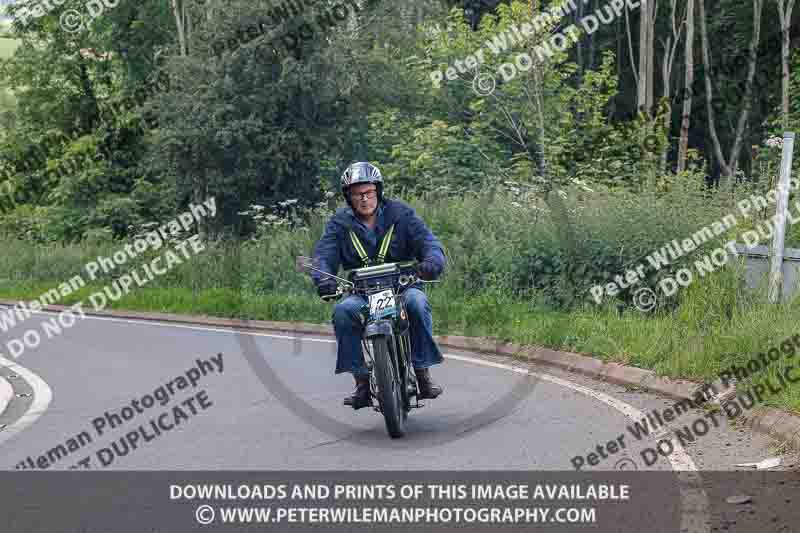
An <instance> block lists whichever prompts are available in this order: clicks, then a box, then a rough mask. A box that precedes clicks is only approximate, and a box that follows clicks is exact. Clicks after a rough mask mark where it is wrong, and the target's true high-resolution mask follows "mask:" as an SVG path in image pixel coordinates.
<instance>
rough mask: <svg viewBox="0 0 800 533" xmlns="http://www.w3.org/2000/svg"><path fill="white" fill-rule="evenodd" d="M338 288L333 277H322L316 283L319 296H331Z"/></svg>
mask: <svg viewBox="0 0 800 533" xmlns="http://www.w3.org/2000/svg"><path fill="white" fill-rule="evenodd" d="M337 289H338V285H337V284H336V280H333V279H330V278H328V279H323V280H321V281H320V282H319V284H318V285H317V294H319V296H320V298H322V297H323V296H333V295H334V294H336V291H337Z"/></svg>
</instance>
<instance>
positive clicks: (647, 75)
mask: <svg viewBox="0 0 800 533" xmlns="http://www.w3.org/2000/svg"><path fill="white" fill-rule="evenodd" d="M655 7H656V2H655V0H642V6H641V8H640V10H641V13H640V16H639V20H640V23H639V78H638V80H639V86H638V90H637V98H636V101H637V109H638V111H644V112H645V113H647V114H648V116H649V115H650V113H651V111H652V109H653V63H654V61H653V55H654V54H653V52H654V50H653V33H654V25H655Z"/></svg>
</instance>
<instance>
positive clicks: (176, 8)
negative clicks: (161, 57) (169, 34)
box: [170, 0, 189, 57]
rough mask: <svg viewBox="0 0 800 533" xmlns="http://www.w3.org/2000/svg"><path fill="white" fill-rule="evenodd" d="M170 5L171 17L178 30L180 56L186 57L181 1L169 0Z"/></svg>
mask: <svg viewBox="0 0 800 533" xmlns="http://www.w3.org/2000/svg"><path fill="white" fill-rule="evenodd" d="M170 1H171V3H172V15H173V16H174V17H175V27H176V28H177V29H178V45H179V46H180V55H181V56H182V57H186V56H188V55H189V49H188V47H187V45H186V26H185V25H184V24H185V20H186V19H185V17H184V14H185V11H184V9H183V2H182V0H170Z"/></svg>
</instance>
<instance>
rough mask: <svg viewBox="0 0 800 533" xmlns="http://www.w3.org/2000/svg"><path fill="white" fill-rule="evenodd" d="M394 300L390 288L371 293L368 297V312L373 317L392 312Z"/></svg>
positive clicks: (393, 310)
mask: <svg viewBox="0 0 800 533" xmlns="http://www.w3.org/2000/svg"><path fill="white" fill-rule="evenodd" d="M394 312H395V301H394V293H393V292H392V290H391V289H389V290H385V291H381V292H378V293H376V294H371V295H370V297H369V314H370V315H372V316H373V317H374V318H381V317H384V316H386V315H391V314H394Z"/></svg>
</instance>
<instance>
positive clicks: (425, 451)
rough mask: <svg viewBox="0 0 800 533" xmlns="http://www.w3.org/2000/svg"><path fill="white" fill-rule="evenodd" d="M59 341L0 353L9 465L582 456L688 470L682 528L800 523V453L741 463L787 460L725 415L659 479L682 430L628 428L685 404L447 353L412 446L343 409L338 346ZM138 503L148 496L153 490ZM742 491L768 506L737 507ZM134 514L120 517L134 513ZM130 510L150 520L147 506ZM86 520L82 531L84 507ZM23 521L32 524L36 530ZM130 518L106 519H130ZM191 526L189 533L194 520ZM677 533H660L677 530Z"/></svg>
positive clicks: (619, 465) (527, 460) (146, 332)
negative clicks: (438, 387)
mask: <svg viewBox="0 0 800 533" xmlns="http://www.w3.org/2000/svg"><path fill="white" fill-rule="evenodd" d="M53 317H54V315H51V314H38V315H35V316H33V317H31V318H29V319H28V320H26V321H25V322H24V323H23V324H21V325H18V326H17V327H16V328H14V329H12V330H10V331H9V332H7V333H5V334H3V335H2V336H0V343H2V346H3V347H7V346H8V345H7V343H8V342H9V341H10V340H11V339H12V338H19V337H21V336H22V335H23V333H25V331H26V330H31V329H36V330H37V331H39V332H40V333H42V332H44V327H43V325H42V322H44V321H46V322H50V323H52V319H53ZM42 337H43V339H42V342H41V343H40V344H39V345H38V346H37V347H36V348H29V349H26V350H25V351H24V352H23V353H22V354H21V355H20V356H19V357H18V358H16V359H13V358H11V357H9V352H8V350H7V349H2V348H0V350H2V352H3V354H4V355H5V357H3V358H0V374H2V375H3V376H4V377H6V378H7V379H8V380H9V381H10V382H11V384H12V386H13V387H14V390H15V393H16V394H18V395H19V396H18V397H15V398H14V399H13V400H12V401H11V403H10V407H9V409H7V411H6V412H5V413H3V414H2V415H0V469H4V470H7V471H17V472H19V471H20V470H26V471H31V470H48V471H50V470H67V469H80V470H82V469H87V468H88V469H91V470H104V471H108V470H126V471H154V470H158V471H175V470H186V471H189V470H192V471H207V472H208V471H219V472H222V471H241V472H242V473H241V475H243V476H244V475H246V474H245V471H251V472H252V471H276V472H277V471H309V472H310V471H314V472H319V471H333V472H335V471H353V472H358V471H360V472H365V471H387V470H389V471H404V472H405V471H412V472H413V471H421V472H423V471H431V470H436V471H453V470H456V471H470V472H473V473H474V472H481V471H483V472H485V471H489V470H496V471H500V470H507V471H531V472H536V471H539V472H542V471H551V472H554V473H555V472H556V471H567V472H570V471H571V472H574V469H573V465H574V464H576V463H577V462H578V459H577V457H578V456H580V457H581V460H582V461H583V466H582V470H583V471H587V470H596V471H606V472H607V471H609V470H615V469H616V470H633V469H636V470H640V471H641V470H657V471H662V472H667V471H680V472H681V473H680V475H679V476H677V477H675V478H670V479H678V480H679V481H677V485H675V484H674V483H673V489H677V490H678V493H679V499H680V509H681V511H680V527H679V529H680V531H686V532H704V533H705V532H713V531H727V532H747V533H750V532H752V531H755V530H758V531H760V532H761V533H766V532H770V531H775V532H786V531H792V527H793V526H792V524H795V525H796V524H797V523H800V516H797V514H798V511H792V509H795V508H796V505H795V507H792V498H794V499H797V498H798V497H800V476H799V475H798V474H797V473H796V472H795V470H796V466H795V465H796V464H797V462H796V457H795V456H794V455H792V454H785V455H780V457H781V459H782V460H783V464H782V465H781V466H780V467H779V468H778V470H788V471H787V472H784V473H783V474H781V473H780V472H778V473H775V474H773V475H772V477H770V478H759V477H755V476H754V475H751V474H743V473H741V470H742V469H741V468H737V467H735V466H734V465H735V464H736V463H741V462H754V461H759V460H761V459H764V458H766V457H771V456H775V455H776V454H777V453H776V449H775V443H773V442H771V441H770V439H768V438H766V437H764V436H761V435H754V434H751V433H750V432H749V431H747V430H745V429H742V428H738V429H737V428H734V427H730V426H729V425H728V424H727V422H726V420H725V419H721V420H720V422H721V424H720V427H716V428H715V427H711V428H710V430H709V431H708V432H707V433H706V434H705V435H703V436H702V437H697V440H696V441H695V442H693V443H690V444H687V446H685V447H682V446H680V445H677V446H675V449H674V450H673V451H672V453H669V454H665V456H660V457H658V458H657V460H656V461H655V462H654V463H653V464H649V465H648V464H645V461H644V459H643V456H642V451H643V450H644V449H646V448H653V447H655V446H656V441H657V440H659V439H661V438H663V436H664V435H668V433H667V432H664V434H663V435H661V434H659V436H658V437H655V438H654V437H653V435H652V434H651V435H650V436H647V437H643V438H641V439H640V440H639V439H636V438H634V436H633V435H632V432H631V431H630V429H629V426H631V424H632V422H633V420H640V419H641V418H642V417H643V416H644V415H645V413H646V412H651V411H652V410H653V409H656V410H661V411H663V410H664V409H666V408H669V407H671V406H674V404H675V403H676V402H675V401H674V400H669V399H665V398H659V397H657V396H653V395H650V394H644V393H641V392H639V391H633V390H626V389H625V388H624V387H619V386H615V385H611V384H608V383H602V382H598V381H594V380H591V379H588V378H586V377H583V376H578V375H571V374H569V373H566V372H560V371H556V370H554V369H551V368H534V367H532V366H530V365H529V364H527V363H521V362H514V361H513V360H511V359H509V358H505V357H500V356H483V355H478V354H475V353H467V352H446V354H445V356H446V359H445V363H444V364H442V365H440V366H438V367H436V368H434V369H433V374H434V376H435V378H436V379H437V380H438V381H439V382H440V383H441V384H442V385H443V386H444V387H445V392H444V394H443V395H442V396H441V397H439V398H437V399H436V400H432V401H427V402H426V405H425V407H423V408H421V409H415V410H412V412H411V414H410V419H409V423H408V435H407V436H406V437H405V438H402V439H391V438H389V436H388V435H387V433H386V430H385V426H384V422H383V419H382V416H381V415H380V414H379V413H377V412H374V411H372V410H370V409H362V410H360V411H357V412H356V411H353V410H352V409H350V408H347V407H344V406H343V405H342V404H341V402H342V398H343V396H344V395H345V394H347V393H348V392H349V391H350V390H351V388H352V381H351V377H350V376H349V375H339V376H334V375H333V368H334V359H335V353H334V350H335V343H334V342H333V341H332V339H330V338H313V337H305V338H302V339H301V338H298V337H292V336H289V335H272V334H264V333H256V332H249V333H248V332H236V331H229V330H223V329H214V328H208V327H201V326H185V325H176V324H165V323H154V322H142V321H130V320H119V319H108V318H93V317H87V318H86V319H84V320H78V321H77V322H76V323H75V324H74V325H72V327H70V328H68V329H64V330H63V332H62V333H61V334H58V335H53V336H52V338H49V339H48V338H46V337H47V335H46V334H44V333H42ZM134 401H135V403H134ZM702 418H705V419H706V420H708V418H706V415H705V413H704V412H702V411H697V410H695V411H692V412H689V413H684V414H683V415H682V416H681V418H680V419H678V420H677V422H678V425H679V427H680V426H681V425H684V424H691V423H692V422H694V421H696V420H698V419H702ZM622 442H624V443H625V446H624V448H622V446H621V444H622ZM673 442H675V443H676V444H678V443H677V441H676V440H675V439H673ZM614 443H620V444H619V445H614ZM612 445H614V446H612ZM598 446H599V447H600V450H597V448H598ZM612 448H616V449H613V450H612ZM601 450H602V453H603V454H605V455H606V457H605V458H601V457H600V454H601ZM591 454H595V455H591ZM589 462H593V463H594V464H593V465H589V464H588V463H589ZM712 471H716V472H712ZM719 471H727V472H728V473H729V474H733V475H734V476H736V477H734V478H722V477H720V472H719ZM543 474H544V472H542V473H541V474H539V476H542V475H543ZM173 475H174V474H173ZM481 475H483V476H487V477H486V479H491V477H489V475H488V474H485V473H484V474H481ZM498 475H499V472H498ZM775 476H782V477H775ZM25 479H26V480H27V479H28V478H27V477H26V478H25ZM93 479H94V478H93ZM651 479H653V480H655V479H656V478H651ZM658 479H664V478H658ZM31 481H32V480H31ZM131 483H134V481H133V480H132V481H131ZM15 484H20V488H19V489H18V490H31V491H34V493H36V494H39V493H40V492H39V490H40V489H41V487H39V489H36V488H35V487H30V488H28V489H22V487H21V485H22V483H21V480H17V481H15V482H14V483H11V484H8V483H6V489H11V488H12V486H13V485H15ZM25 484H28V483H27V481H26V483H25ZM81 485H82V486H84V490H93V489H87V488H86V487H85V485H86V483H85V482H84V483H82V484H81ZM651 485H652V486H650V488H649V490H650V492H652V493H653V494H651V495H649V496H647V497H646V498H647V502H646V503H647V505H649V507H642V508H641V509H640V514H642V516H641V517H638V518H634V521H635V522H636V523H637V524H641V523H647V521H648V516H652V515H648V513H650V512H651V511H648V509H653V506H654V505H655V506H656V507H658V501H659V498H658V494H659V491H660V489H659V487H657V486H655V485H654V484H652V483H651ZM132 486H133V485H132ZM48 489H49V490H51V491H55V492H53V494H52V495H51V496H49V497H48V496H44V497H42V500H41V503H40V505H43V506H44V507H42V508H41V512H46V511H47V512H49V511H48V509H51V508H50V507H47V505H49V502H51V501H54V502H57V501H59V500H60V499H63V493H59V492H58V489H57V488H56V487H50V486H48ZM132 490H133V489H132ZM137 494H139V497H140V498H141V497H144V498H145V499H146V500H147V497H148V494H149V492H147V491H146V490H145V491H144V492H142V491H141V490H139V492H138V493H137ZM741 494H744V495H747V496H749V497H752V499H750V500H748V501H747V502H745V503H742V504H730V503H727V502H726V498H728V497H730V496H737V495H741ZM97 497H100V496H99V495H98V496H97ZM153 497H155V496H153ZM26 501H27V500H26ZM149 501H150V500H147V501H145V502H143V503H142V505H149V503H148V502H149ZM672 501H673V502H675V500H672ZM26 505H27V504H26ZM120 505H124V499H123V500H122V503H121V504H120ZM32 509H34V511H32V512H36V513H38V512H40V511H38V510H35V508H32ZM112 509H114V510H113V511H112ZM117 509H122V508H121V507H120V508H112V507H109V508H108V510H109V513H119V512H123V511H121V510H117ZM126 509H128V510H127V511H126V512H128V513H134V515H135V512H136V511H135V510H133V511H131V509H136V508H135V507H133V508H132V507H130V506H127V507H126ZM70 510H71V511H72V513H73V515H74V520H76V521H80V520H83V518H81V517H82V516H84V515H82V514H80V513H81V512H82V511H81V507H80V506H77V507H75V506H73V507H72V508H70ZM23 511H24V509H23V510H21V511H20V512H21V513H22V514H19V513H18V514H17V515H15V516H17V519H18V520H23V521H26V520H29V518H20V517H22V516H23V515H24V516H28V517H31V516H33V515H30V514H28V515H25V514H24V512H23ZM793 512H794V516H793V515H792V513H793ZM76 513H77V514H76ZM115 516H117V515H114V514H110V515H108V516H107V517H106V518H107V520H109V521H110V522H109V523H118V519H117V518H115ZM629 519H630V517H629ZM115 520H116V521H117V522H115ZM131 520H134V519H133V518H131ZM650 520H651V521H652V518H651V519H650ZM25 523H26V524H27V523H29V522H27V521H26V522H25ZM179 523H180V524H182V525H181V526H180V527H181V528H184V529H185V527H184V526H185V524H186V523H187V522H186V520H185V517H184V518H181V521H180V522H179ZM131 524H135V520H134V522H131V523H129V524H128V525H131ZM660 526H663V527H662V529H658V528H656V529H653V528H650V530H651V531H653V532H654V533H655V532H656V531H661V530H664V531H667V530H669V531H672V529H671V528H672V527H673V526H677V524H667V523H663V524H660ZM25 527H28V526H25ZM126 527H127V526H126ZM664 528H666V529H664ZM11 530H12V531H13V530H14V528H12V529H11ZM175 530H176V531H177V529H175ZM181 530H183V529H181ZM187 530H188V529H187ZM581 530H582V529H581ZM126 531H127V530H126ZM170 531H171V530H170Z"/></svg>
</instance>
